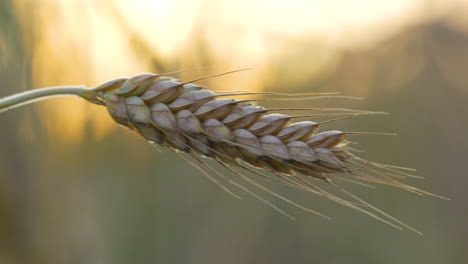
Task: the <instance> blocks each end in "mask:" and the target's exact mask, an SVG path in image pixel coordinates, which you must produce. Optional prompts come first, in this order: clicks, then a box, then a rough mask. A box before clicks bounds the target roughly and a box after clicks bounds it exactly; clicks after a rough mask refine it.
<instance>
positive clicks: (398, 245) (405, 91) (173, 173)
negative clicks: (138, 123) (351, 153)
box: [0, 0, 468, 264]
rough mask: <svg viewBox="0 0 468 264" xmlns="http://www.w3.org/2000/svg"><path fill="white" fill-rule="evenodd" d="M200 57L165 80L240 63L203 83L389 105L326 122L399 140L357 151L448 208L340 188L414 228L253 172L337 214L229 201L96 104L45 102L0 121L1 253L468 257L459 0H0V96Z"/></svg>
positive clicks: (337, 103) (238, 259)
mask: <svg viewBox="0 0 468 264" xmlns="http://www.w3.org/2000/svg"><path fill="white" fill-rule="evenodd" d="M213 65H215V66H214V67H210V68H207V69H201V70H198V71H192V72H189V73H183V74H181V75H180V76H179V77H181V78H182V79H184V80H189V79H193V78H197V77H200V76H205V75H209V74H215V73H220V72H223V71H228V70H235V69H241V68H245V67H253V68H255V69H254V70H250V71H246V72H241V73H236V74H232V75H228V76H223V77H220V78H216V79H210V80H206V81H203V82H201V83H202V84H203V85H207V86H209V87H211V88H212V89H216V90H246V89H248V90H252V91H281V92H334V91H338V92H341V93H343V94H345V95H352V96H362V97H365V100H363V101H350V100H343V99H334V100H322V101H308V102H302V103H298V104H297V106H304V107H315V106H328V107H351V108H357V109H366V110H375V111H387V112H390V113H392V114H391V115H390V116H373V117H360V118H358V119H353V120H347V121H342V122H338V123H333V124H330V125H327V126H326V127H324V129H339V130H347V131H385V132H397V133H398V134H399V135H398V136H395V137H380V136H366V137H364V136H362V137H356V138H354V139H353V140H354V141H358V142H359V143H360V144H359V145H358V146H356V147H357V148H361V149H366V150H367V152H365V153H362V155H363V156H364V157H366V158H369V159H371V160H375V161H379V162H384V163H389V164H397V165H401V166H408V167H413V168H416V169H418V172H417V173H418V174H419V175H422V176H424V177H425V179H424V180H408V181H406V182H407V183H410V184H412V185H415V186H417V187H420V188H423V189H426V190H429V191H432V192H435V193H437V194H442V195H444V196H447V197H450V198H452V200H451V201H443V200H439V199H435V198H431V197H420V196H417V195H414V194H411V193H408V192H405V191H402V190H398V189H395V188H390V187H384V186H377V189H375V190H371V189H367V188H364V187H361V186H357V185H350V184H345V183H343V184H344V185H345V186H346V187H347V188H348V189H350V190H352V191H353V192H355V193H356V194H359V195H360V196H362V197H364V198H366V199H367V200H368V201H371V202H372V203H373V204H375V205H377V206H378V207H380V208H382V209H385V211H387V212H390V213H391V214H392V215H394V216H396V217H397V218H399V219H401V220H403V221H405V222H406V223H408V224H410V225H412V226H415V227H416V228H418V229H420V230H421V231H422V232H423V233H424V236H418V235H416V234H414V233H411V232H410V231H404V232H401V231H398V230H395V229H393V228H391V227H388V226H386V225H384V224H382V223H380V222H377V221H375V220H373V219H371V218H369V217H367V216H365V215H362V214H360V213H357V212H354V211H352V210H350V209H347V208H344V207H342V206H339V205H336V204H334V203H332V202H329V201H326V200H324V199H321V198H318V197H314V196H312V195H310V194H307V193H302V192H300V191H297V190H291V189H289V188H287V187H283V186H278V185H277V184H274V183H270V182H265V181H260V182H261V183H264V184H265V185H266V186H268V187H269V188H272V189H274V190H275V191H278V192H279V193H281V194H284V195H285V196H287V197H290V198H292V199H294V200H295V201H298V202H300V203H302V204H304V205H307V206H308V207H311V208H313V209H316V210H318V211H320V212H323V213H325V214H327V215H329V216H331V217H332V218H333V220H331V221H327V220H324V219H322V218H320V217H317V216H315V215H312V214H309V213H306V212H303V211H300V210H297V209H296V208H293V207H291V206H289V205H287V204H284V203H282V202H281V201H278V200H277V199H273V198H271V197H269V196H268V195H266V194H264V193H261V192H259V194H262V196H264V197H268V198H270V200H273V201H274V202H275V204H276V205H278V206H280V207H282V208H283V209H285V210H286V211H288V212H290V213H291V214H292V215H294V216H295V217H296V218H297V221H291V220H289V219H288V218H286V217H284V216H282V215H280V214H279V213H277V212H276V211H274V210H272V209H271V208H269V207H268V206H266V205H265V204H263V203H261V202H259V201H257V200H256V199H254V198H251V197H250V196H249V195H247V194H244V195H243V197H244V199H243V200H236V199H234V198H232V197H231V196H229V195H228V194H227V193H225V192H224V191H222V190H221V189H220V188H218V187H217V186H216V185H214V184H212V183H211V182H210V181H208V180H207V179H206V178H205V177H204V176H203V175H201V174H200V173H198V172H196V171H195V170H194V169H193V168H191V167H190V166H189V165H188V164H186V163H184V162H183V161H181V160H180V159H178V157H177V156H176V155H175V154H173V153H171V152H170V151H167V150H163V151H162V152H158V151H156V150H155V149H154V148H153V147H152V146H150V144H148V143H146V142H145V141H144V140H143V139H141V138H140V137H138V136H137V135H136V134H134V133H132V132H130V131H129V130H127V129H124V128H121V127H118V126H117V125H115V124H114V123H113V122H112V121H111V119H110V118H109V117H108V115H107V112H106V111H105V109H104V108H102V107H99V106H94V105H90V104H88V103H86V102H84V101H82V100H80V99H78V98H58V99H52V100H48V101H44V102H41V103H37V104H34V105H28V106H26V107H22V108H18V109H15V110H12V111H9V112H5V113H1V114H0V263H2V264H22V263H39V264H40V263H49V264H55V263H57V264H58V263H76V264H81V263H83V264H84V263H86V264H93V263H112V264H118V263H229V264H230V263H232V264H234V263H336V264H339V263H359V264H365V263H380V264H385V263H426V264H429V263H462V262H463V261H466V260H467V259H468V255H467V252H466V245H468V228H466V223H468V208H467V202H468V195H467V191H466V187H467V186H468V180H467V176H468V175H467V172H466V165H467V162H468V151H467V149H468V140H467V136H466V135H467V131H468V122H467V120H468V5H467V4H466V1H463V0H459V1H455V0H452V1H447V0H439V1H436V0H433V1H430V0H398V1H370V0H353V1H346V0H341V1H340V0H333V1H330V0H328V1H321V0H313V1H299V0H290V1H280V0H275V1H267V0H255V1H247V0H245V1H244V0H242V1H209V0H207V1H202V0H199V1H198V0H192V1H189V0H176V1H156V0H153V1H150V0H147V1H145V0H138V1H130V0H114V1H110V0H109V1H104V0H101V1H82V0H1V1H0V97H2V96H6V95H9V94H13V93H16V92H20V91H23V90H29V89H32V88H37V87H46V86H54V85H65V84H86V85H89V86H95V85H98V84H100V83H102V82H105V81H107V80H110V79H113V78H119V77H124V76H131V75H133V74H136V73H139V72H169V71H176V70H181V69H189V68H197V67H204V66H213ZM267 105H268V106H275V107H281V106H288V105H291V104H290V103H289V104H288V103H283V104H281V103H273V102H269V103H268V104H267ZM295 105H296V103H295ZM231 176H232V177H235V176H233V175H231ZM250 176H251V175H250ZM251 177H255V176H251Z"/></svg>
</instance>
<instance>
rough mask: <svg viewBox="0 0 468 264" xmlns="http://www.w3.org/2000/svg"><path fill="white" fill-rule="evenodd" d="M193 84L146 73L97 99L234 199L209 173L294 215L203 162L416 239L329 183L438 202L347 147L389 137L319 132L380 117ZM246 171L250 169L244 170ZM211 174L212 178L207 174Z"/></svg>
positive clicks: (400, 173) (109, 87)
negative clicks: (362, 138)
mask: <svg viewBox="0 0 468 264" xmlns="http://www.w3.org/2000/svg"><path fill="white" fill-rule="evenodd" d="M225 74H226V73H225ZM217 76H219V75H217ZM209 77H213V76H209ZM209 77H205V78H209ZM195 81H197V80H195ZM192 82H193V81H192ZM192 82H181V81H179V80H177V79H174V78H171V77H168V76H167V75H165V76H163V75H157V74H152V73H143V74H138V75H136V76H133V77H131V78H129V79H126V78H121V79H116V80H112V81H109V82H107V83H104V84H102V85H100V86H98V87H96V88H95V89H94V91H96V92H97V94H98V97H99V98H100V99H101V100H102V102H103V104H104V105H105V106H106V107H107V110H108V112H109V114H110V116H111V117H112V118H113V119H114V120H115V122H117V123H118V124H120V125H122V126H125V127H128V128H130V129H132V130H134V131H135V132H137V133H138V134H140V135H141V136H142V137H143V138H145V139H146V140H148V141H150V142H152V143H154V144H157V145H161V146H166V147H167V148H169V149H170V150H172V151H174V152H176V153H178V154H179V155H180V156H181V157H182V158H183V159H185V160H187V161H188V162H189V163H190V164H191V165H193V166H194V167H195V168H196V169H198V170H200V171H201V172H202V173H204V174H205V175H206V176H207V177H209V178H210V179H211V180H212V181H214V182H215V183H216V184H218V185H220V186H221V187H222V188H223V189H224V190H226V191H227V192H229V193H231V194H232V195H233V196H235V197H239V196H238V195H236V194H234V193H233V192H232V191H231V190H229V189H228V188H226V187H225V186H224V185H223V184H222V183H221V182H220V181H218V180H217V179H216V178H214V177H213V176H212V175H211V173H214V174H216V175H219V176H220V177H221V178H222V179H224V180H226V181H227V182H229V183H231V184H234V185H235V186H237V187H239V188H241V189H242V190H244V191H246V192H248V193H250V194H252V195H254V196H255V197H257V198H259V199H261V200H262V201H264V202H265V203H267V204H269V205H270V206H272V207H273V208H275V209H276V210H278V211H279V212H281V213H283V214H285V215H287V216H289V215H288V214H286V213H285V212H284V211H283V210H281V209H280V208H278V207H277V206H275V205H274V204H272V203H270V202H269V201H267V200H265V199H263V198H262V197H260V196H258V195H257V194H256V193H255V192H253V191H250V190H249V189H248V188H246V187H244V186H243V185H241V184H239V183H237V182H235V181H233V180H232V179H230V178H228V177H227V176H226V175H224V174H223V173H220V172H219V171H218V170H216V169H215V168H214V167H212V166H210V165H209V164H208V163H207V162H206V161H204V160H203V159H201V158H200V157H208V158H212V159H213V160H214V161H215V162H217V163H219V164H220V165H221V166H223V167H225V168H227V169H228V170H229V171H231V172H232V173H233V174H234V175H236V176H239V177H240V178H241V179H242V180H243V181H245V182H246V183H248V184H250V185H252V186H254V187H256V188H260V189H261V190H263V191H266V192H268V193H270V194H272V195H274V196H276V197H278V198H279V199H282V200H284V201H286V202H288V203H290V204H292V205H294V206H297V207H299V208H301V209H304V210H307V211H311V212H314V211H312V210H310V209H307V208H305V207H303V206H301V205H299V204H297V203H295V202H292V201H290V200H288V199H287V198H285V197H283V196H280V195H278V194H276V193H275V192H273V191H271V190H269V189H268V188H266V187H264V186H262V185H260V184H259V183H257V182H255V181H254V180H252V179H251V178H249V177H247V176H245V175H244V174H243V173H241V172H239V169H240V170H243V171H247V172H250V173H253V174H256V175H258V176H260V177H264V178H268V179H270V180H274V181H276V182H280V183H282V184H285V185H288V186H290V187H294V188H297V189H301V190H304V191H307V192H311V193H314V194H316V195H319V196H322V197H325V198H327V199H330V200H332V201H335V202H337V203H339V204H342V205H344V206H347V207H350V208H352V209H355V210H358V211H361V212H362V213H365V214H368V215H369V216H372V217H374V218H376V219H378V220H380V221H382V222H385V223H387V224H389V225H391V226H394V227H396V228H399V229H401V228H402V227H406V228H409V229H411V230H413V231H415V232H417V233H419V232H418V231H416V230H415V229H413V228H412V227H410V226H408V225H406V224H404V223H403V222H401V221H399V220H397V219H395V218H393V217H392V216H390V215H388V214H386V213H384V212H382V211H381V210H379V209H378V208H376V207H374V206H372V205H370V204H369V203H367V202H365V201H364V200H362V199H360V198H359V197H357V196H355V195H354V194H352V193H350V192H348V191H346V190H345V189H343V188H342V187H340V186H339V185H338V184H337V183H335V181H333V180H332V178H334V179H341V180H345V181H350V182H354V183H358V184H362V185H366V186H368V185H367V184H366V183H364V182H370V183H379V184H386V185H390V186H395V187H399V188H402V189H405V190H408V191H410V192H414V193H417V194H429V195H433V194H431V193H428V192H425V191H423V190H420V189H417V188H414V187H412V186H409V185H406V184H404V183H401V182H399V181H397V180H396V178H405V177H416V176H413V175H411V174H408V173H406V172H404V170H409V169H407V168H401V167H396V166H390V165H385V164H380V163H375V162H371V161H367V160H364V159H361V158H359V157H357V156H355V155H354V154H353V153H352V148H351V147H349V142H348V141H347V137H348V136H352V135H358V134H385V133H364V132H361V133H359V132H341V131H336V130H332V131H324V132H320V133H317V131H318V129H319V127H320V126H321V125H322V124H324V123H328V122H333V121H337V120H340V119H344V118H351V117H354V116H357V115H363V114H379V113H377V112H368V111H358V110H349V109H339V108H302V109H300V108H297V109H291V108H283V109H280V108H277V109H267V108H264V107H261V106H259V105H255V104H254V101H261V100H262V99H247V100H246V99H243V100H239V99H228V98H229V97H231V98H232V97H234V98H238V97H239V96H245V95H251V96H254V95H259V94H270V95H282V96H283V97H282V98H272V99H273V100H288V99H292V100H294V99H303V98H304V97H305V96H310V97H308V98H311V99H313V98H322V97H334V96H337V97H339V95H333V94H315V97H314V94H295V95H294V94H292V95H291V94H289V95H287V96H289V98H286V94H281V93H248V92H232V93H215V92H213V91H210V90H208V89H206V88H204V87H202V86H199V85H197V84H194V83H192ZM291 96H292V97H291ZM294 96H296V97H294ZM283 110H289V111H290V110H298V111H303V110H311V111H314V110H315V111H322V112H321V113H319V114H312V115H295V116H291V115H286V114H281V113H274V111H276V112H281V111H283ZM324 111H327V112H324ZM330 111H332V112H330ZM340 115H341V116H342V117H340V118H335V119H332V120H329V121H325V122H322V123H317V122H312V121H301V122H294V119H296V118H301V117H314V116H340ZM181 153H188V155H189V156H190V157H192V158H193V159H194V160H189V159H188V158H187V155H181ZM247 164H249V165H251V166H247ZM252 166H253V167H254V168H252ZM206 168H207V169H209V170H210V171H211V173H208V172H206V171H205V169H206ZM255 168H259V169H260V170H257V169H255ZM311 178H315V179H319V180H322V181H324V182H326V183H327V184H330V185H331V186H333V187H334V188H335V189H336V190H338V191H339V192H341V193H342V194H344V195H346V196H347V197H348V200H347V199H343V198H339V197H338V196H336V195H334V194H332V193H330V192H327V191H325V190H323V189H322V188H319V187H318V186H317V185H316V184H313V183H312V182H311V181H310V179H311ZM433 196H436V195H433ZM314 213H316V212H314ZM317 214H319V213H317ZM320 215H321V214H320ZM322 216H323V215H322ZM289 217H291V216H289ZM291 218H292V217H291Z"/></svg>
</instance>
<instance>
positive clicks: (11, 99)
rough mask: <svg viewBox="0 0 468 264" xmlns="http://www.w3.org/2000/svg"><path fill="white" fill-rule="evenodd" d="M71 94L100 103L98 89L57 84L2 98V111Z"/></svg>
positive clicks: (0, 106)
mask: <svg viewBox="0 0 468 264" xmlns="http://www.w3.org/2000/svg"><path fill="white" fill-rule="evenodd" d="M70 95H72V96H79V97H81V98H83V99H86V100H88V101H90V102H92V103H96V104H99V102H100V100H99V98H98V97H97V94H96V91H94V90H92V89H87V88H85V87H84V86H56V87H48V88H41V89H34V90H30V91H25V92H22V93H18V94H14V95H11V96H7V97H4V98H0V113H1V112H4V111H7V110H10V109H12V108H15V107H18V106H22V105H25V104H29V103H32V102H36V101H40V100H44V99H47V98H50V97H55V96H70Z"/></svg>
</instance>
